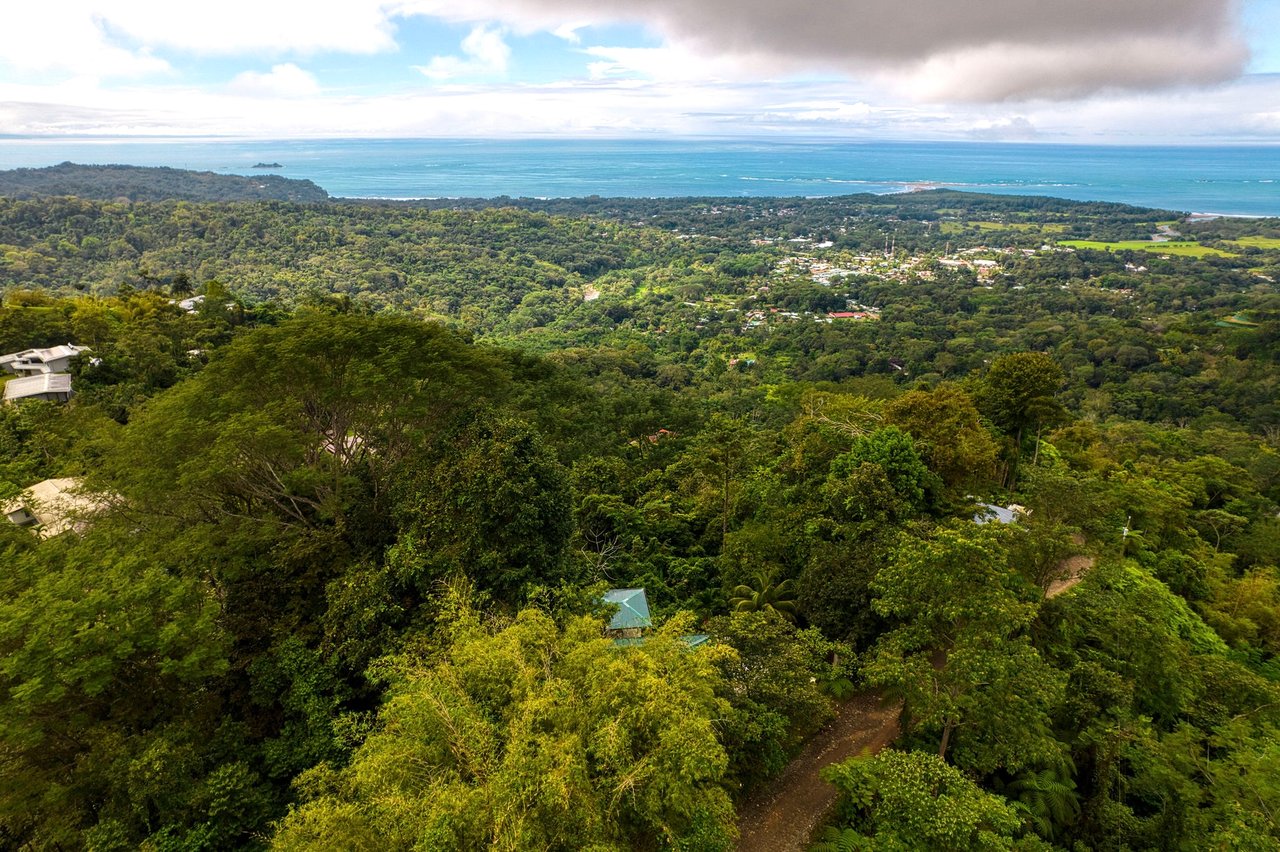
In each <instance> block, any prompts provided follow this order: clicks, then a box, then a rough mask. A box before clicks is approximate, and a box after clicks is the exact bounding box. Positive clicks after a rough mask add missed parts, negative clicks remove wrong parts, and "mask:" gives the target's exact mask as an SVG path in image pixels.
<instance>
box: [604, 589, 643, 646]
mask: <svg viewBox="0 0 1280 852" xmlns="http://www.w3.org/2000/svg"><path fill="white" fill-rule="evenodd" d="M604 602H605V603H607V604H614V605H616V606H617V607H618V611H617V612H615V613H614V614H613V618H611V619H609V624H608V626H607V627H605V629H604V635H605V636H608V637H609V638H611V639H613V640H614V641H615V642H618V643H619V644H630V643H632V642H634V641H636V640H638V639H640V638H641V637H643V636H644V631H646V630H648V629H649V628H650V627H653V619H652V618H651V617H650V615H649V599H648V598H647V597H645V593H644V589H610V590H609V591H607V592H605V593H604Z"/></svg>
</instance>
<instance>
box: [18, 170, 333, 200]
mask: <svg viewBox="0 0 1280 852" xmlns="http://www.w3.org/2000/svg"><path fill="white" fill-rule="evenodd" d="M69 195H74V196H77V197H79V198H98V199H102V200H104V201H119V200H126V201H163V200H166V199H181V200H185V201H298V202H308V201H310V202H315V201H327V200H328V199H329V193H327V192H325V191H324V190H323V189H321V188H320V187H318V186H316V185H315V184H314V183H312V182H311V181H309V180H296V179H290V178H284V177H280V176H279V175H271V174H264V175H254V176H252V177H244V176H242V175H220V174H216V173H214V172H193V171H190V170H188V169H172V168H169V167H167V166H162V167H153V166H120V165H112V166H82V165H79V164H77V163H60V164H59V165H56V166H48V167H46V168H42V169H8V170H0V196H4V197H7V198H41V197H43V198H49V197H55V196H69Z"/></svg>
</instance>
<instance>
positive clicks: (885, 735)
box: [738, 693, 902, 852]
mask: <svg viewBox="0 0 1280 852" xmlns="http://www.w3.org/2000/svg"><path fill="white" fill-rule="evenodd" d="M901 710H902V705H901V704H900V703H898V702H891V703H888V704H886V703H884V702H883V701H882V700H881V698H880V695H879V694H878V693H864V694H862V695H857V696H854V697H853V698H851V699H849V700H848V701H846V702H844V703H843V704H841V705H840V706H839V709H838V715H837V716H836V718H835V719H833V720H832V721H831V723H830V724H829V725H827V727H825V728H823V729H822V731H820V732H819V733H818V734H817V736H815V737H814V738H813V739H812V740H810V741H809V743H808V745H806V746H805V748H804V751H802V752H800V754H799V755H798V756H797V757H796V759H795V760H793V761H791V763H789V764H788V765H787V768H786V769H785V770H783V773H782V775H780V776H778V778H777V779H775V780H774V782H773V784H771V785H770V786H769V788H768V789H766V790H763V791H761V792H760V793H759V794H757V795H756V796H755V797H753V798H752V799H750V800H749V801H747V802H746V803H745V804H744V805H743V806H742V809H741V810H740V811H739V813H738V831H739V837H738V850H739V852H798V850H802V849H804V848H806V847H807V846H808V844H809V838H810V836H811V835H812V834H813V832H814V831H815V830H817V828H818V826H820V825H822V822H823V817H825V816H826V813H827V811H828V810H830V808H831V806H832V805H833V804H835V801H836V788H835V787H832V786H831V785H830V784H828V783H827V782H826V781H823V780H822V778H821V777H820V776H819V775H818V770H820V769H821V768H822V767H824V766H827V765H828V764H831V763H839V762H841V761H844V760H848V759H849V758H851V757H854V756H856V755H858V754H861V753H862V752H864V751H869V752H871V753H874V752H877V751H879V750H880V749H882V748H884V747H885V746H886V745H888V744H889V743H891V742H893V740H894V738H895V737H897V736H898V714H899V713H900V712H901Z"/></svg>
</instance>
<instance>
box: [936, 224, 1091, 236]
mask: <svg viewBox="0 0 1280 852" xmlns="http://www.w3.org/2000/svg"><path fill="white" fill-rule="evenodd" d="M966 228H977V229H978V230H979V231H1039V232H1042V233H1046V234H1061V233H1062V232H1063V231H1065V230H1066V229H1067V226H1066V225H1062V224H1058V223H1054V222H1045V223H1039V222H985V221H984V222H943V223H942V226H941V231H942V233H944V234H960V233H963V232H964V231H965V229H966Z"/></svg>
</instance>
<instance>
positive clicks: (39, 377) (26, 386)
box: [4, 373, 71, 403]
mask: <svg viewBox="0 0 1280 852" xmlns="http://www.w3.org/2000/svg"><path fill="white" fill-rule="evenodd" d="M26 399H47V400H50V401H51V402H66V401H67V400H69V399H71V376H69V375H68V374H66V373H39V374H36V375H34V376H24V377H23V378H20V379H10V380H9V381H7V382H5V385H4V401H5V402H9V403H12V402H19V401H21V400H26Z"/></svg>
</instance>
